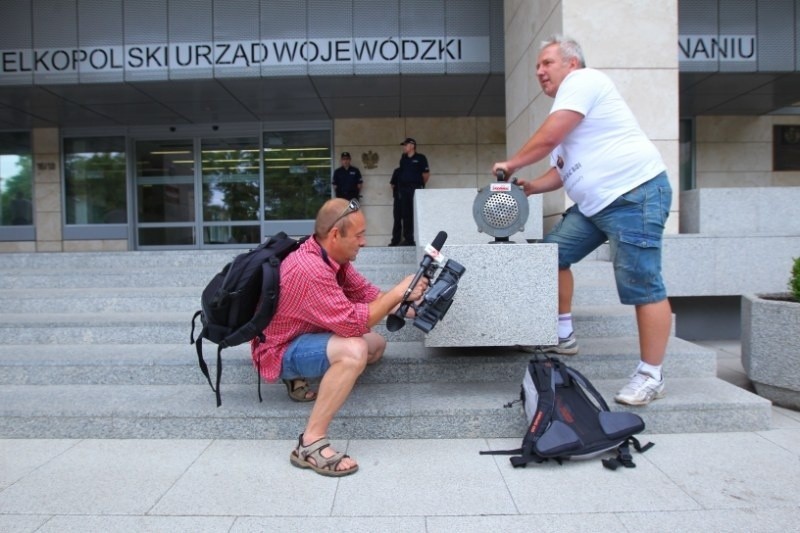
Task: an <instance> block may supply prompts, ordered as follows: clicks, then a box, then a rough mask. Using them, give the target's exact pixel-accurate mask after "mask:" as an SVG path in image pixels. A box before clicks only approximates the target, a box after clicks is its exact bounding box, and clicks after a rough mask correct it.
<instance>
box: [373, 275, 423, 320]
mask: <svg viewBox="0 0 800 533" xmlns="http://www.w3.org/2000/svg"><path fill="white" fill-rule="evenodd" d="M413 279H414V275H413V274H412V275H410V276H408V277H406V279H404V280H403V281H401V282H400V283H399V284H397V285H395V286H394V287H392V288H391V289H390V290H388V291H387V292H382V293H380V294H379V295H378V297H377V298H376V299H375V300H373V301H372V302H370V303H369V307H368V308H369V315H368V318H367V327H370V328H371V327H373V326H375V325H376V324H378V323H379V322H380V321H381V320H383V319H384V318H385V317H386V315H388V314H389V313H391V312H392V311H394V309H395V308H396V307H397V306H398V305H400V303H401V302H402V301H403V295H404V294H405V293H406V289H407V288H408V286H409V285H410V284H411V282H412V281H413ZM427 288H428V279H427V278H425V277H424V276H423V277H422V278H421V279H420V280H419V282H418V283H417V285H416V286H415V287H414V290H412V291H411V294H410V295H409V296H408V300H409V301H412V302H413V301H416V300H419V299H420V298H422V295H423V294H424V292H425V290H426V289H427Z"/></svg>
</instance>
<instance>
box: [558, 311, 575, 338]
mask: <svg viewBox="0 0 800 533" xmlns="http://www.w3.org/2000/svg"><path fill="white" fill-rule="evenodd" d="M570 333H572V313H564V314H563V315H558V337H559V338H560V339H566V338H567V337H569V335H570Z"/></svg>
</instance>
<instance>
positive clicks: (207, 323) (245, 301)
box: [189, 232, 308, 407]
mask: <svg viewBox="0 0 800 533" xmlns="http://www.w3.org/2000/svg"><path fill="white" fill-rule="evenodd" d="M306 239H308V237H303V238H301V239H299V240H297V239H293V238H291V237H289V236H287V235H286V233H284V232H280V233H278V234H277V235H274V236H272V237H270V238H269V239H268V240H267V241H265V242H264V243H262V244H261V245H259V246H258V248H255V249H253V250H250V251H248V252H245V253H242V254H239V255H238V256H236V257H235V258H234V259H233V261H231V262H230V263H228V264H227V265H225V267H224V268H223V269H222V271H221V272H220V273H219V274H217V275H215V276H214V278H213V279H212V280H211V281H210V282H209V284H208V285H206V288H205V289H204V290H203V296H202V298H201V300H200V304H201V309H200V310H199V311H197V312H196V313H195V314H194V316H193V317H192V333H191V335H190V337H189V339H190V340H189V342H190V343H192V344H194V345H195V348H196V349H197V360H198V363H199V364H200V370H202V372H203V375H204V376H205V377H206V379H207V380H208V384H209V386H211V390H213V391H214V393H216V396H217V407H219V406H220V405H222V398H221V397H220V391H219V381H220V376H221V375H222V349H223V348H228V347H230V346H238V345H239V344H242V343H245V342H248V341H250V340H252V339H254V338H256V337H259V338H260V339H261V340H262V341H263V340H264V333H263V331H264V328H265V327H267V325H268V324H269V322H270V320H272V316H273V315H274V314H275V309H276V308H277V305H278V294H279V291H280V264H281V261H282V260H283V259H284V258H285V257H286V256H287V255H289V254H290V253H291V252H293V251H295V250H297V248H299V247H300V245H301V244H302V243H303V242H305V240H306ZM198 316H199V317H200V321H201V322H202V323H203V329H202V330H200V334H199V335H198V336H197V339H196V340H195V338H194V329H195V320H196V319H197V317H198ZM203 339H208V340H210V341H211V342H213V343H216V344H217V386H216V387H214V385H213V384H212V383H211V377H210V376H209V374H208V366H207V365H206V362H205V360H204V359H203ZM258 399H259V401H261V400H262V398H261V379H260V378H259V390H258Z"/></svg>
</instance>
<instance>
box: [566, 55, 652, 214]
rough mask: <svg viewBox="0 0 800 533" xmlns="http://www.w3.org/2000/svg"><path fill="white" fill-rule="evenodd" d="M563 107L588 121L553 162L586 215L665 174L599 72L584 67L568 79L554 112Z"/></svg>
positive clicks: (615, 90) (625, 109) (580, 123)
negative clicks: (662, 173)
mask: <svg viewBox="0 0 800 533" xmlns="http://www.w3.org/2000/svg"><path fill="white" fill-rule="evenodd" d="M562 109H567V110H571V111H577V112H578V113H580V114H582V115H583V117H584V118H583V120H581V121H580V122H579V123H578V126H577V127H576V128H575V129H574V130H572V132H570V134H569V135H567V137H566V138H565V139H564V141H563V142H562V143H561V144H560V145H558V146H557V147H556V148H555V150H553V152H552V153H551V154H550V162H551V164H552V165H553V166H554V167H555V168H556V170H558V173H559V175H560V176H561V181H563V182H564V188H565V189H566V191H567V194H568V195H569V197H570V198H571V199H572V200H573V201H574V202H575V203H576V204H578V209H580V211H581V213H583V214H584V215H586V216H587V217H588V216H592V215H594V214H596V213H598V212H599V211H601V210H602V209H603V208H604V207H606V206H607V205H609V204H610V203H611V202H613V201H614V200H616V199H617V198H619V196H620V195H622V194H624V193H626V192H628V191H630V190H631V189H634V188H636V187H637V186H639V185H641V184H642V183H644V182H646V181H648V180H650V179H652V178H654V177H656V176H657V175H658V174H660V173H661V172H663V171H665V170H666V165H665V164H664V161H663V160H662V159H661V154H659V152H658V149H657V148H656V147H655V145H654V144H653V143H652V142H650V139H648V138H647V136H646V135H645V134H644V132H643V131H642V129H641V128H640V127H639V123H638V121H637V120H636V118H635V117H634V116H633V113H632V112H631V110H630V108H629V107H628V105H627V104H626V103H625V101H624V100H623V99H622V97H621V96H620V94H619V92H618V91H617V88H616V87H615V86H614V83H613V82H612V81H611V79H610V78H609V77H608V76H606V75H605V74H603V73H602V72H600V71H599V70H595V69H591V68H582V69H578V70H574V71H572V72H570V73H569V74H568V75H567V77H566V78H564V80H563V81H562V82H561V85H560V86H559V88H558V92H557V93H556V97H555V101H554V102H553V107H552V109H551V110H550V113H553V112H555V111H559V110H562Z"/></svg>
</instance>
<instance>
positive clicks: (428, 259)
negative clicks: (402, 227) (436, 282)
mask: <svg viewBox="0 0 800 533" xmlns="http://www.w3.org/2000/svg"><path fill="white" fill-rule="evenodd" d="M446 240H447V232H445V231H440V232H439V233H438V234H436V238H435V239H433V242H431V243H430V244H428V245H427V246H425V255H424V256H423V258H422V261H420V263H419V270H418V271H417V273H416V275H415V276H414V279H413V280H411V283H410V284H409V286H408V288H407V289H406V292H405V294H403V299H402V300H401V301H400V307H399V308H398V309H397V312H395V313H392V314H390V315H389V316H388V317H386V329H388V330H389V331H397V330H399V329H400V328H402V327H403V326H404V325H405V323H406V320H405V314H406V312H407V311H408V304H407V303H406V300H407V299H408V297H409V296H410V295H411V292H412V291H413V290H414V287H416V286H417V283H418V282H419V279H420V278H421V277H422V276H423V275H425V274H426V272H428V270H429V269H430V268H431V265H432V264H433V263H434V261H435V262H436V263H440V262H441V258H442V256H441V254H439V251H440V250H441V249H442V246H444V241H446Z"/></svg>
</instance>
